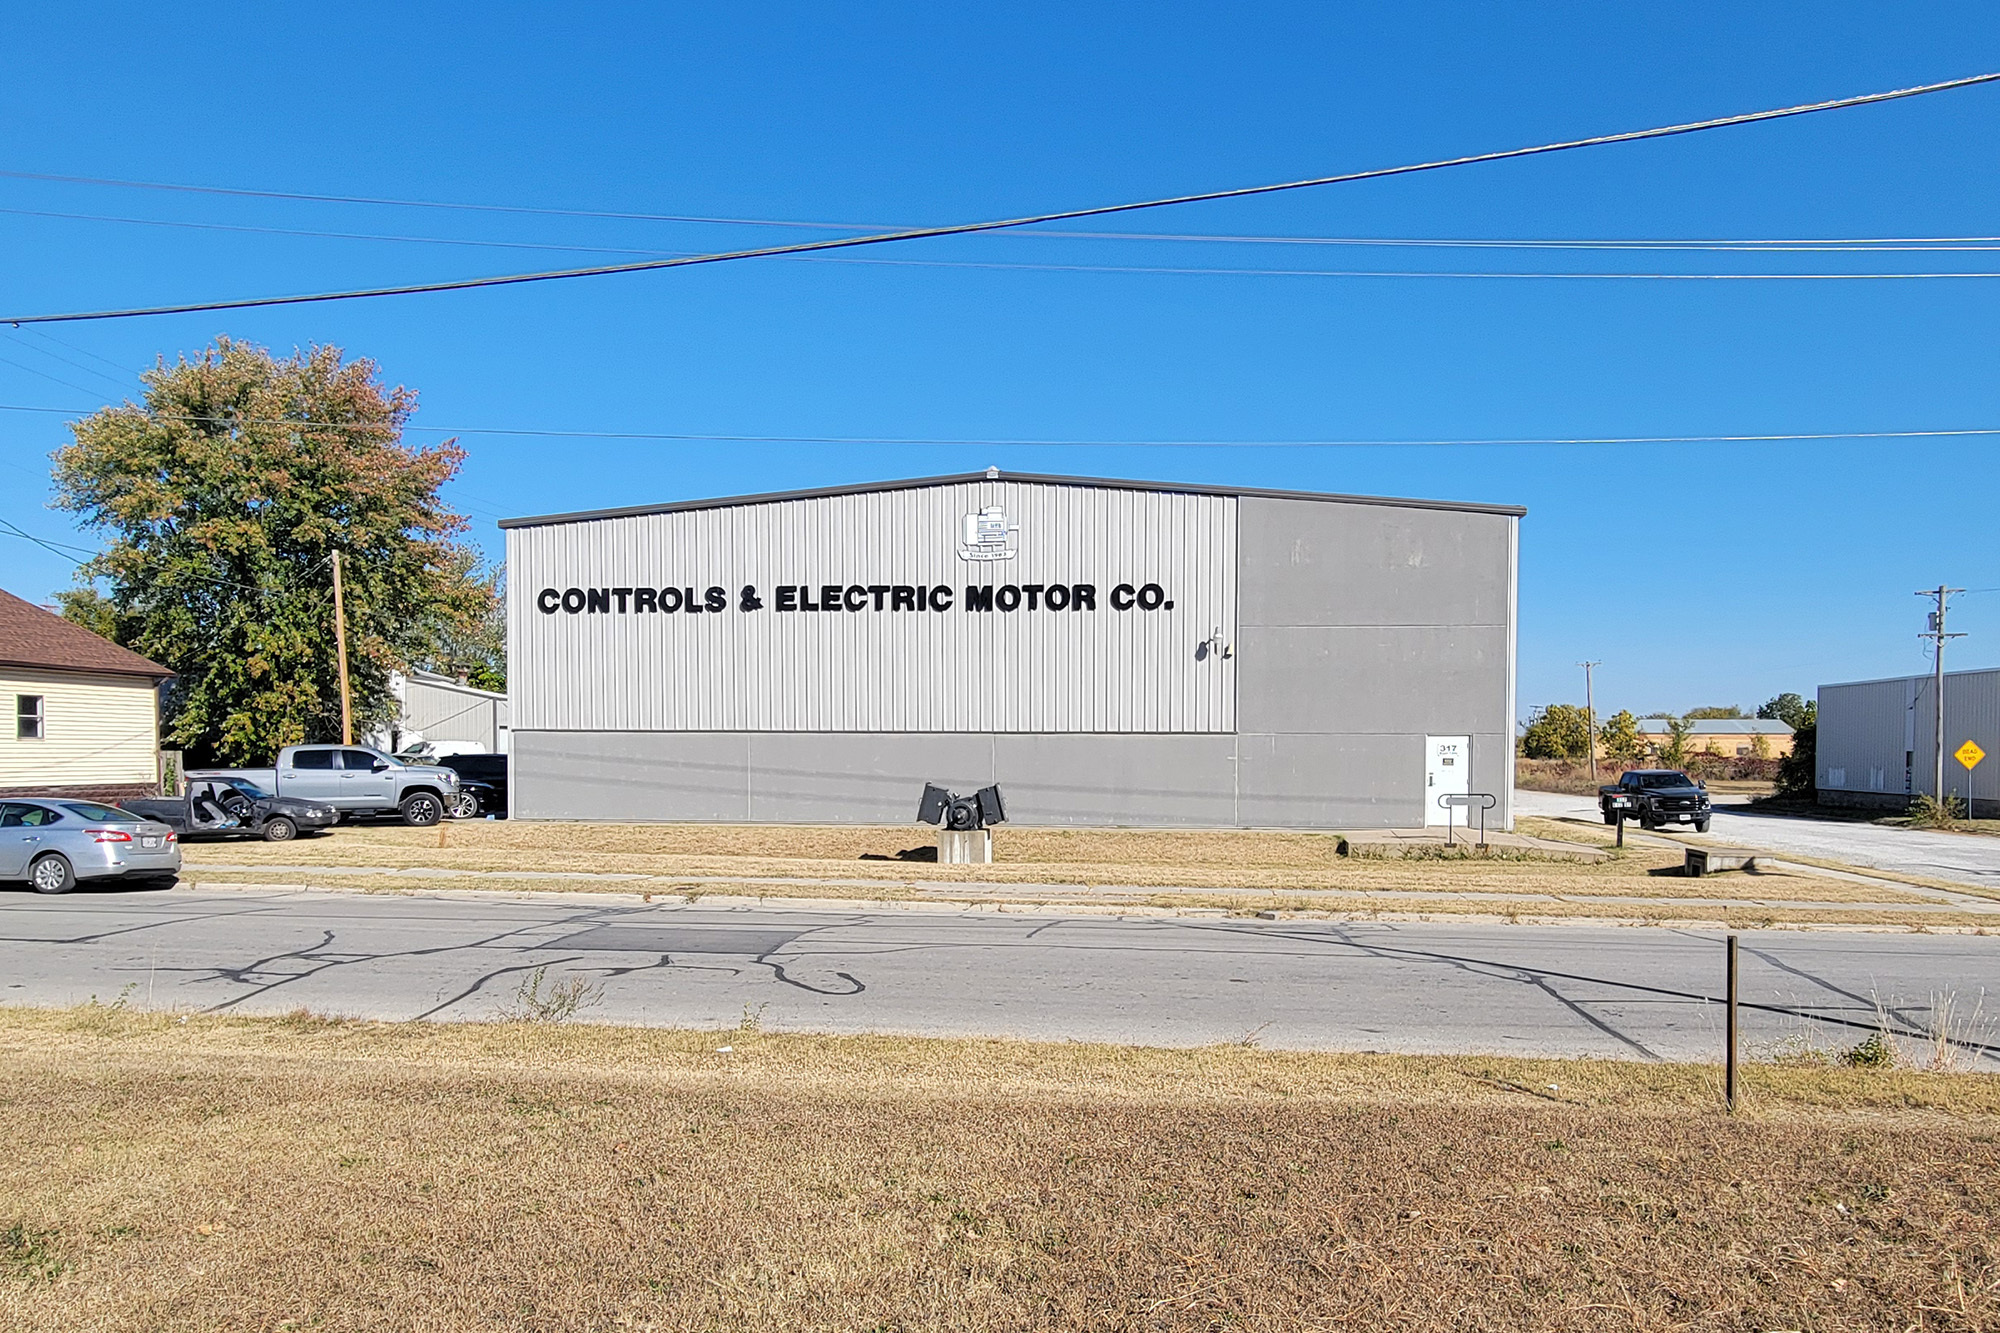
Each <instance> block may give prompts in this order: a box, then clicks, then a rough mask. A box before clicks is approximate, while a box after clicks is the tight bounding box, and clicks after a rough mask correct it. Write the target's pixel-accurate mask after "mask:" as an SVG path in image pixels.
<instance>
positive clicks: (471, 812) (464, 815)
mask: <svg viewBox="0 0 2000 1333" xmlns="http://www.w3.org/2000/svg"><path fill="white" fill-rule="evenodd" d="M451 817H452V818H453V819H477V818H479V798H478V797H477V796H475V795H473V794H472V793H471V792H469V791H462V792H460V793H459V794H458V795H456V796H454V797H452V799H451Z"/></svg>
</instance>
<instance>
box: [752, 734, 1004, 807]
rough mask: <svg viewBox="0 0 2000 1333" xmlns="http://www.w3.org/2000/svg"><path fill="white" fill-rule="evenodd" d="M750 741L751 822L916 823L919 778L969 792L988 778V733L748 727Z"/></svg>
mask: <svg viewBox="0 0 2000 1333" xmlns="http://www.w3.org/2000/svg"><path fill="white" fill-rule="evenodd" d="M748 740H749V742H750V819H751V820H752V821H753V822H756V823H772V824H905V823H915V822H916V816H917V799H918V797H919V796H920V795H921V794H922V792H923V787H924V783H926V782H936V783H938V784H940V785H941V786H945V787H949V788H951V789H952V790H954V791H959V792H969V791H972V790H974V789H976V788H979V787H983V786H985V785H986V784H987V783H989V782H991V781H993V738H992V737H990V736H981V735H966V734H963V733H951V732H882V731H866V732H752V733H750V735H749V737H748Z"/></svg>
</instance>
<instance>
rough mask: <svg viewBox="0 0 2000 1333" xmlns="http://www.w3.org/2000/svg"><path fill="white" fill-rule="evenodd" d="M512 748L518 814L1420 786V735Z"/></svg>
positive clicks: (1326, 823)
mask: <svg viewBox="0 0 2000 1333" xmlns="http://www.w3.org/2000/svg"><path fill="white" fill-rule="evenodd" d="M1505 740H1506V736H1505V734H1504V733H1494V734H1491V735H1481V736H1475V737H1474V740H1473V753H1474V765H1475V767H1474V782H1475V785H1477V784H1479V783H1480V782H1481V781H1483V780H1484V775H1483V774H1482V772H1481V770H1480V767H1479V765H1480V762H1481V761H1480V758H1479V756H1480V754H1481V752H1482V751H1483V750H1487V749H1490V748H1492V747H1493V746H1494V745H1497V744H1501V743H1504V742H1505ZM514 743H515V747H516V748H515V762H516V764H517V765H518V768H517V770H516V771H517V772H519V773H522V774H524V775H526V780H525V781H523V780H518V779H517V782H518V786H517V788H516V792H515V796H514V812H515V815H516V816H517V817H518V818H522V819H586V820H607V821H613V822H623V821H635V822H644V821H647V820H672V821H691V822H715V823H740V822H750V823H763V822H769V823H798V824H849V823H854V824H905V823H912V822H914V819H915V815H916V803H917V794H918V793H919V792H920V791H921V790H922V788H923V784H924V783H925V782H941V783H943V784H945V785H947V786H950V787H953V788H956V789H957V790H960V791H967V790H970V789H972V788H975V787H981V786H984V785H985V784H987V783H989V782H998V783H1000V784H1001V785H1002V787H1004V788H1005V790H1006V793H1007V802H1008V811H1009V814H1010V816H1011V817H1012V818H1013V820H1014V822H1016V823H1020V824H1036V825H1055V826H1072V827H1099V826H1105V825H1128V826H1142V827H1143V826H1161V827H1181V828H1227V827H1230V826H1232V825H1242V826H1246V827H1252V828H1334V829H1339V828H1396V827H1408V826H1410V825H1411V824H1413V823H1415V822H1416V819H1417V818H1418V815H1419V812H1420V811H1421V809H1422V806H1421V804H1420V802H1421V801H1422V796H1423V738H1422V737H1420V736H1419V737H1410V736H1358V737H1357V736H1129V735H1120V736H1108V735H1107V736H1046V735H1011V736H1010V735H1001V736H987V735H978V736H974V735H959V736H938V735H921V734H919V735H888V734H884V733H880V732H863V733H852V734H844V735H824V734H820V735H798V734H784V735H778V734H771V733H752V732H701V733H673V734H669V733H663V732H553V731H550V732H526V731H524V732H518V733H516V734H515V740H514ZM1494 823H1495V826H1496V827H1497V820H1496V821H1494Z"/></svg>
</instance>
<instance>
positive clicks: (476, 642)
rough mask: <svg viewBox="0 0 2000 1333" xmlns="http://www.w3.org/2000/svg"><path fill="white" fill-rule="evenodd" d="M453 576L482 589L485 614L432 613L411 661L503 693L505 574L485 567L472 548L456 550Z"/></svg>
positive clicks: (505, 654) (505, 643) (472, 684)
mask: <svg viewBox="0 0 2000 1333" xmlns="http://www.w3.org/2000/svg"><path fill="white" fill-rule="evenodd" d="M454 574H455V577H457V578H459V579H462V580H464V581H465V582H466V583H468V584H470V585H473V586H476V587H478V588H479V589H481V590H482V592H483V594H484V596H485V598H486V611H485V614H483V615H481V616H479V617H477V618H475V619H473V620H470V621H467V620H464V619H462V618H459V617H457V616H453V615H443V616H438V617H435V618H434V620H433V623H432V624H430V625H428V626H426V627H425V633H424V646H423V647H421V648H420V649H418V650H417V651H416V652H414V653H413V654H412V655H411V658H410V665H411V666H413V667H417V668H419V669H421V670H424V671H435V672H436V673H437V674H438V675H440V676H450V677H451V678H453V679H454V680H463V681H464V682H465V683H466V684H468V685H471V686H473V687H475V688H477V689H482V690H493V691H495V692H496V693H505V692H506V689H507V576H506V572H505V571H504V570H503V569H501V568H499V567H497V566H496V567H494V568H492V569H486V568H484V567H482V566H481V565H480V563H479V559H478V557H477V556H475V555H474V554H473V553H472V552H470V551H464V552H461V553H460V557H459V559H458V560H457V562H456V563H455V566H454Z"/></svg>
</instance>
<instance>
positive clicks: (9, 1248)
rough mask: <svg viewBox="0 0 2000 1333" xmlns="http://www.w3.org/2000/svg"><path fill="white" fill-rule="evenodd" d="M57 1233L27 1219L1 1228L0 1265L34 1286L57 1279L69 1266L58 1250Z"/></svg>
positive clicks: (12, 1274)
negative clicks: (27, 1221) (30, 1222)
mask: <svg viewBox="0 0 2000 1333" xmlns="http://www.w3.org/2000/svg"><path fill="white" fill-rule="evenodd" d="M56 1239H57V1236H56V1233H55V1232H54V1231H51V1230H47V1229H45V1228H41V1227H31V1226H29V1225H28V1224H27V1223H26V1222H16V1223H14V1224H13V1225H12V1226H8V1227H0V1268H4V1269H5V1270H6V1272H7V1275H8V1276H9V1277H12V1278H14V1279H16V1280H17V1281H21V1282H25V1283H26V1284H27V1285H29V1286H31V1287H33V1286H38V1285H41V1284H43V1283H49V1282H54V1281H55V1280H56V1279H57V1278H58V1277H61V1276H62V1274H63V1271H64V1270H65V1269H67V1268H68V1267H69V1261H68V1260H67V1259H64V1258H63V1257H62V1255H61V1254H60V1253H59V1252H58V1251H57V1249H56Z"/></svg>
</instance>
